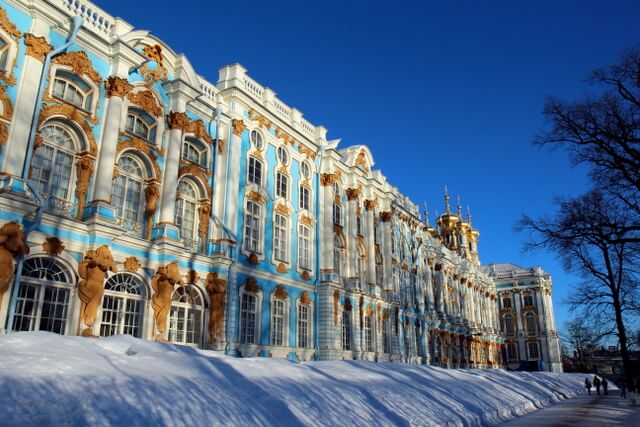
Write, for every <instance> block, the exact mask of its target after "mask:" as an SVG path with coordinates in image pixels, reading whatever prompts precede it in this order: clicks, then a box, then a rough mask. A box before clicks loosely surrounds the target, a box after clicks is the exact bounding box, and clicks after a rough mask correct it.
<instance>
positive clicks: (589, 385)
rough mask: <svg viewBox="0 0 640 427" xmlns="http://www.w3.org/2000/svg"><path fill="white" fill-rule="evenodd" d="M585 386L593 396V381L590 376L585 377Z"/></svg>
mask: <svg viewBox="0 0 640 427" xmlns="http://www.w3.org/2000/svg"><path fill="white" fill-rule="evenodd" d="M584 386H585V387H586V388H587V391H588V392H589V396H591V381H589V378H588V377H587V378H585V379H584Z"/></svg>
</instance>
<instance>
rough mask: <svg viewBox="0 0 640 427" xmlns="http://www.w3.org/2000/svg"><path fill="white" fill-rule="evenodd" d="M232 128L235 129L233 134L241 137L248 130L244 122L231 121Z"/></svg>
mask: <svg viewBox="0 0 640 427" xmlns="http://www.w3.org/2000/svg"><path fill="white" fill-rule="evenodd" d="M231 126H232V127H233V134H234V135H237V136H240V135H242V132H244V130H245V129H246V128H247V127H246V126H245V124H244V122H243V121H242V120H238V119H233V120H232V121H231Z"/></svg>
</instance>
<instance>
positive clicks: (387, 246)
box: [380, 212, 393, 291]
mask: <svg viewBox="0 0 640 427" xmlns="http://www.w3.org/2000/svg"><path fill="white" fill-rule="evenodd" d="M380 220H381V221H382V239H381V242H380V244H381V245H382V257H383V259H382V262H383V265H384V268H383V270H384V279H383V282H384V286H383V290H384V291H392V290H393V270H392V265H391V212H381V213H380Z"/></svg>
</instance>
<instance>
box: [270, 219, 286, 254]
mask: <svg viewBox="0 0 640 427" xmlns="http://www.w3.org/2000/svg"><path fill="white" fill-rule="evenodd" d="M274 222H275V224H274V233H273V234H274V242H273V249H274V251H275V258H276V259H277V260H278V261H283V262H287V261H288V258H289V257H288V256H287V253H288V252H289V251H288V239H287V235H288V234H289V233H288V231H289V230H288V228H289V227H288V224H287V223H288V220H287V217H286V216H284V215H281V214H276V216H275V221H274Z"/></svg>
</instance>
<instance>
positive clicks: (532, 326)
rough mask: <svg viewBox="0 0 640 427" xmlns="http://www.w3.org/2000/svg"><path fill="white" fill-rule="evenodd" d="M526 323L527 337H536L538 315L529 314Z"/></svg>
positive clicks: (526, 316)
mask: <svg viewBox="0 0 640 427" xmlns="http://www.w3.org/2000/svg"><path fill="white" fill-rule="evenodd" d="M524 318H525V323H526V325H527V335H535V334H536V333H537V330H538V328H537V322H536V315H535V314H534V313H531V312H529V313H527V314H526V315H525V317H524Z"/></svg>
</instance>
